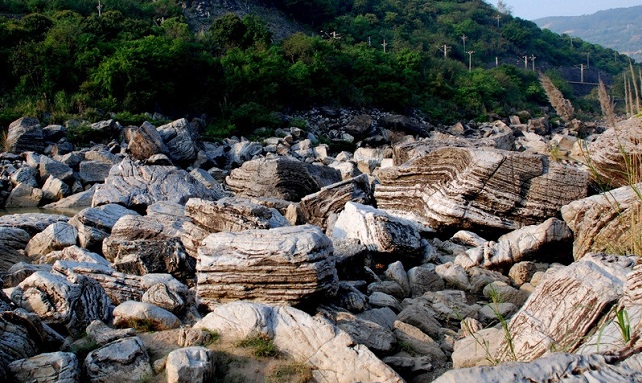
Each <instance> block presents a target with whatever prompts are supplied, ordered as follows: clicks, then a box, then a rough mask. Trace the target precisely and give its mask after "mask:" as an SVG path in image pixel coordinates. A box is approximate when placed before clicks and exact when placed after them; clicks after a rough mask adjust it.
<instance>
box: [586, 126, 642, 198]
mask: <svg viewBox="0 0 642 383" xmlns="http://www.w3.org/2000/svg"><path fill="white" fill-rule="evenodd" d="M583 155H584V158H581V159H580V161H582V162H586V163H587V164H588V165H589V166H590V167H591V170H592V171H593V174H592V175H593V176H594V177H595V178H596V181H597V182H598V183H599V184H601V185H610V186H612V187H621V186H625V185H630V184H631V179H635V176H636V175H637V176H638V177H639V175H640V173H639V172H640V170H639V166H640V157H642V120H641V119H640V118H639V117H633V118H630V119H629V120H626V121H622V122H620V123H618V126H617V127H612V128H610V129H608V130H607V131H606V132H604V133H602V134H600V135H599V136H597V139H596V140H595V141H593V142H591V143H590V144H589V145H588V148H586V150H585V151H584V152H583ZM636 166H637V167H638V168H636Z"/></svg>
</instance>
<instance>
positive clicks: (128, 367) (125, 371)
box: [85, 336, 154, 383]
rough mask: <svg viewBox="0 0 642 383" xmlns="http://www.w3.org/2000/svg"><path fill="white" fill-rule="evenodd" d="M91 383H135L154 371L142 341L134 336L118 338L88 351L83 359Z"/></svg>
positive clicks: (147, 377)
mask: <svg viewBox="0 0 642 383" xmlns="http://www.w3.org/2000/svg"><path fill="white" fill-rule="evenodd" d="M85 371H86V375H87V379H88V381H89V382H91V383H113V382H120V383H137V382H140V381H143V380H145V379H149V378H151V377H152V375H153V374H154V372H153V371H152V367H151V365H150V362H149V355H148V354H147V350H146V349H145V345H144V344H143V341H142V340H141V339H140V338H139V337H137V336H135V337H128V338H124V339H119V340H116V341H113V342H111V343H108V344H106V345H104V346H102V347H100V348H99V349H97V350H94V351H92V352H90V353H89V354H88V355H87V358H86V359H85Z"/></svg>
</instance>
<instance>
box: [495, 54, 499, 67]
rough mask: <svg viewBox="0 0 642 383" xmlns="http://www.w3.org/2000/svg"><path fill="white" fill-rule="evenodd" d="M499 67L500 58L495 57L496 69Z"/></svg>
mask: <svg viewBox="0 0 642 383" xmlns="http://www.w3.org/2000/svg"><path fill="white" fill-rule="evenodd" d="M498 66H499V57H497V56H495V68H497V67H498Z"/></svg>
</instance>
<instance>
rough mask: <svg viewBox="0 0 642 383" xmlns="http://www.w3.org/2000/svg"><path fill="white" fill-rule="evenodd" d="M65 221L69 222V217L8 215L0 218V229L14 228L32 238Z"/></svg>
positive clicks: (33, 214)
mask: <svg viewBox="0 0 642 383" xmlns="http://www.w3.org/2000/svg"><path fill="white" fill-rule="evenodd" d="M67 221H69V217H67V216H64V215H60V214H43V213H24V214H10V215H4V216H2V217H0V227H16V228H19V229H22V230H24V231H26V232H27V233H29V235H30V236H32V237H33V236H34V235H36V234H37V233H40V232H41V231H43V230H44V229H46V228H47V227H48V226H49V225H51V224H53V223H56V222H67Z"/></svg>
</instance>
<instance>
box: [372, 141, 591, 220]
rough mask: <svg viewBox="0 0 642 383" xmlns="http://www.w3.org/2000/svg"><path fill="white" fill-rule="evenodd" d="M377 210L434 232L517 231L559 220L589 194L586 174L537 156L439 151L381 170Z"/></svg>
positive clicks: (377, 193) (454, 150)
mask: <svg viewBox="0 0 642 383" xmlns="http://www.w3.org/2000/svg"><path fill="white" fill-rule="evenodd" d="M379 178H380V180H381V185H379V186H378V187H377V188H376V189H375V199H376V201H377V206H378V207H379V208H380V209H384V210H388V211H391V212H394V213H396V214H400V215H403V216H406V217H410V218H412V219H415V220H417V221H419V222H421V223H423V224H425V225H427V226H430V227H433V228H435V229H438V230H444V229H454V228H457V229H462V228H464V229H477V230H486V231H489V230H490V231H492V230H496V231H497V230H498V231H509V230H515V229H518V228H520V227H522V226H525V225H532V224H537V223H541V222H543V221H544V220H546V219H547V218H550V217H556V216H559V209H560V208H561V207H562V206H564V205H565V204H566V203H570V202H572V201H575V200H577V199H581V198H583V197H585V196H586V195H587V192H588V190H587V189H588V174H587V173H586V172H584V171H581V170H579V169H577V168H575V167H572V166H567V165H563V164H561V163H557V162H553V161H549V160H548V159H547V158H545V157H542V156H537V155H526V154H520V153H514V152H507V151H501V150H491V149H471V148H453V147H446V148H440V149H437V150H434V151H432V152H430V153H429V154H426V155H424V156H422V157H419V158H416V159H414V160H411V161H409V162H407V163H405V164H404V165H401V166H398V167H394V168H389V169H383V170H382V171H381V173H380V176H379Z"/></svg>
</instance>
